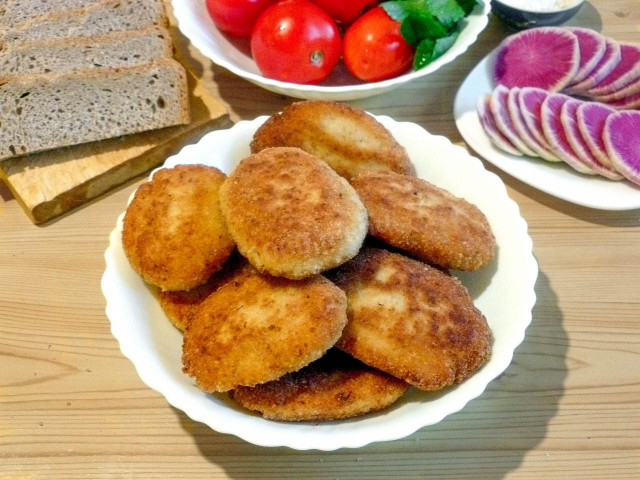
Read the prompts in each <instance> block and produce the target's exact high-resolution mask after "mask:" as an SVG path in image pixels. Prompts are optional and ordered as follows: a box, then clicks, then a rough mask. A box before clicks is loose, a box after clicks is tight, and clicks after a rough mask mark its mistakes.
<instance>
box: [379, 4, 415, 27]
mask: <svg viewBox="0 0 640 480" xmlns="http://www.w3.org/2000/svg"><path fill="white" fill-rule="evenodd" d="M405 3H406V2H397V1H396V2H384V3H381V4H380V6H381V7H382V8H384V11H385V12H387V15H389V16H390V17H391V18H392V19H394V20H395V21H396V22H401V23H402V22H404V19H405V18H407V16H408V15H409V10H408V9H407V8H406V5H404V4H405Z"/></svg>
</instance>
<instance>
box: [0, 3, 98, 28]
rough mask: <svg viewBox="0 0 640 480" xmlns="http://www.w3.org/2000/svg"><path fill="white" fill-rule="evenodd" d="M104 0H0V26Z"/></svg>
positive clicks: (11, 24) (10, 25) (7, 25)
mask: <svg viewBox="0 0 640 480" xmlns="http://www.w3.org/2000/svg"><path fill="white" fill-rule="evenodd" d="M103 1H104V0H0V26H4V27H12V26H14V25H16V24H18V23H20V22H24V21H26V20H29V19H31V18H33V17H39V16H40V15H45V14H47V13H51V12H59V11H62V10H69V9H73V8H80V7H87V6H89V5H92V4H94V3H99V2H103Z"/></svg>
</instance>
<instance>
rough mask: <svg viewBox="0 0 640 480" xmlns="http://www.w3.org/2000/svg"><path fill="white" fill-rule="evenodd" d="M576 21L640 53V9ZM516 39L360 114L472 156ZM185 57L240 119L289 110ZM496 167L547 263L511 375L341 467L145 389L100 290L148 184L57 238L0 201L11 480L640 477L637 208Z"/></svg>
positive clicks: (1, 440) (603, 10)
mask: <svg viewBox="0 0 640 480" xmlns="http://www.w3.org/2000/svg"><path fill="white" fill-rule="evenodd" d="M571 23H572V24H575V25H584V26H588V27H592V28H595V29H597V30H599V31H602V32H603V33H605V34H608V35H612V36H613V37H615V38H617V39H618V40H622V41H636V42H638V41H640V27H639V26H640V6H639V5H638V2H637V1H636V0H617V1H615V2H609V1H605V0H598V1H596V0H592V1H591V3H587V4H586V5H585V6H584V8H583V9H582V10H581V12H580V13H579V15H578V16H577V17H576V18H575V19H574V20H573V21H572V22H571ZM507 33H508V30H507V29H506V28H504V27H503V26H502V25H501V24H500V23H499V22H497V21H496V20H492V21H491V24H490V26H489V28H488V29H487V30H486V31H485V32H484V33H483V34H482V35H481V37H480V39H479V41H478V43H477V44H476V45H474V46H473V47H472V48H471V50H470V51H469V52H468V53H467V54H466V55H464V56H463V57H462V58H459V59H458V60H456V61H455V62H453V63H452V64H450V65H448V66H446V67H445V68H443V69H442V70H441V71H439V72H437V74H435V75H431V76H429V77H427V78H425V79H424V80H421V81H418V82H415V83H412V84H410V85H407V86H406V87H403V88H401V89H398V90H396V91H395V92H392V93H391V94H387V95H384V96H380V97H376V98H371V99H367V100H362V101H358V102H355V103H356V104H357V105H359V106H361V107H364V108H366V109H367V110H369V111H371V112H374V113H376V114H386V115H390V116H392V117H394V118H396V119H399V120H407V121H413V122H417V123H419V124H420V125H422V126H424V127H425V128H426V129H428V130H429V131H430V132H432V133H435V134H441V135H446V136H447V137H449V138H450V139H452V140H453V141H454V142H456V143H460V144H463V143H462V140H461V137H460V135H459V134H458V132H457V131H456V128H455V126H454V123H453V118H452V101H453V97H454V94H455V92H456V89H457V87H458V85H459V84H460V82H461V81H462V79H463V78H464V77H465V75H466V74H467V73H468V72H469V71H470V69H471V68H472V67H473V65H475V63H476V62H478V61H479V60H480V59H481V58H482V57H483V56H484V55H485V54H486V53H487V52H488V51H490V50H491V49H492V48H493V47H494V46H496V45H497V43H498V42H499V41H500V39H502V38H503V37H504V36H505V35H506V34H507ZM185 56H186V57H187V58H188V60H189V61H190V62H191V63H192V64H193V65H192V66H193V67H194V68H196V72H197V74H198V75H200V76H201V78H203V79H204V82H205V84H206V85H207V87H209V88H210V90H211V91H212V92H214V93H218V94H219V95H220V96H221V98H222V99H223V100H224V101H225V102H226V103H227V104H228V106H229V107H230V109H231V111H232V112H233V113H232V115H233V117H234V118H235V119H236V120H237V119H249V118H253V117H255V116H258V115H262V114H270V113H273V112H276V111H278V110H279V109H281V108H282V107H283V106H284V105H286V104H288V103H289V102H291V101H292V100H291V99H289V98H284V97H280V96H277V95H274V94H271V93H269V92H267V91H264V90H261V89H259V88H258V87H255V86H253V85H252V84H249V83H247V82H245V81H243V80H241V79H239V78H237V77H235V76H233V75H232V74H230V73H228V72H226V71H224V70H223V69H220V68H217V67H213V66H212V65H211V64H210V63H209V62H204V61H202V58H201V57H200V56H199V55H198V54H197V52H195V51H193V50H191V51H190V53H188V54H185ZM200 62H202V63H200ZM488 168H489V169H490V170H491V171H494V172H495V173H497V174H498V175H499V176H500V177H501V178H502V179H503V180H504V182H505V183H506V185H507V188H508V192H509V195H510V196H511V198H513V199H514V200H515V201H516V202H517V203H518V204H519V206H520V209H521V212H522V215H523V217H524V218H525V219H526V220H527V222H528V223H529V230H530V234H531V236H532V238H533V242H534V253H535V256H536V258H537V260H538V262H539V264H540V274H539V278H538V281H537V284H536V294H537V297H538V300H537V304H536V306H535V308H534V310H533V322H532V324H531V326H530V327H529V328H528V330H527V334H526V338H525V340H524V342H523V343H522V345H521V346H520V347H519V348H518V349H517V350H516V352H515V356H514V358H513V362H512V364H511V365H510V367H509V368H508V369H507V370H506V372H505V373H504V374H503V375H501V376H500V377H499V378H498V379H496V380H495V381H493V382H492V383H491V384H490V385H489V387H488V389H487V390H486V392H485V393H484V394H483V395H482V396H481V397H480V398H478V399H476V400H474V401H472V402H471V403H470V404H468V405H467V406H466V407H465V408H464V409H463V410H462V411H461V412H459V413H456V414H454V415H451V416H450V417H448V418H446V419H445V420H444V421H442V422H441V423H439V424H437V425H435V426H432V427H428V428H423V429H421V430H419V431H418V432H417V433H415V434H414V435H411V436H410V437H408V438H405V439H403V440H398V441H395V442H388V443H378V444H373V445H370V446H367V447H364V448H361V449H357V450H340V451H336V452H330V453H322V452H315V451H310V452H298V451H293V450H289V449H286V448H273V449H269V448H261V447H257V446H254V445H251V444H248V443H246V442H244V441H242V440H240V439H238V438H235V437H233V436H229V435H222V434H218V433H216V432H214V431H212V430H210V429H209V428H208V427H206V426H204V425H202V424H199V423H197V422H194V421H192V420H190V419H189V418H188V417H187V416H186V415H184V414H183V413H182V412H181V411H178V410H176V409H174V408H172V407H170V406H169V405H168V404H167V402H166V401H165V399H164V398H163V397H161V396H160V395H158V394H156V393H155V392H153V391H152V390H151V389H149V388H148V387H146V386H145V385H144V384H143V383H142V382H141V381H140V379H139V378H138V376H137V375H136V372H135V369H134V367H133V366H132V364H131V363H130V362H129V361H128V360H127V359H125V358H124V357H123V355H122V354H121V353H120V350H119V348H118V344H117V342H116V340H115V339H114V338H113V337H112V336H111V334H110V331H109V322H108V320H107V318H106V316H105V314H104V306H105V302H104V299H103V297H102V294H101V292H100V277H101V275H102V271H103V269H104V260H103V252H104V250H105V248H106V246H107V237H108V233H109V232H110V231H111V229H112V228H113V227H114V224H115V220H116V217H117V216H118V214H119V213H120V212H121V211H122V210H123V209H124V206H125V203H126V200H127V198H128V196H129V195H130V193H131V192H132V191H133V190H134V189H135V187H136V186H137V183H135V184H129V185H127V186H125V187H123V188H121V189H119V190H117V191H116V192H114V193H112V194H110V195H107V196H105V197H103V198H101V199H100V200H99V201H96V202H93V203H91V204H90V205H88V206H86V207H83V208H81V209H80V210H79V211H76V212H74V213H73V214H70V215H66V216H64V217H62V218H61V219H59V220H57V221H54V222H51V223H50V224H48V225H46V226H44V227H37V226H34V225H33V224H32V223H31V221H30V220H29V219H28V218H27V217H26V216H25V215H24V213H23V212H22V210H21V209H20V207H19V205H18V203H17V202H16V200H15V199H13V198H12V197H11V194H10V193H9V192H8V191H7V190H6V189H0V195H1V197H2V200H0V478H2V479H11V480H18V479H21V480H22V479H51V478H77V479H85V478H149V479H160V478H162V479H168V478H185V479H195V478H212V479H213V478H215V479H226V478H232V479H263V478H265V479H266V478H270V479H284V478H286V479H309V478H319V479H320V478H321V479H369V478H375V479H381V478H393V479H400V478H402V479H417V478H432V479H441V478H461V479H497V478H509V479H535V480H540V479H556V478H558V479H566V478H580V479H605V478H606V479H637V478H640V437H639V434H638V431H639V430H640V368H638V366H639V364H640V363H639V362H640V248H639V246H640V210H635V211H627V212H604V211H597V210H591V209H587V208H582V207H578V206H575V205H572V204H569V203H566V202H564V201H562V200H558V199H556V198H553V197H551V196H549V195H546V194H543V193H541V192H539V191H537V190H535V189H533V188H531V187H529V186H527V185H525V184H523V183H521V182H519V181H517V180H515V179H513V178H510V177H509V176H508V175H505V174H503V173H502V172H500V171H498V170H497V169H495V168H493V167H491V166H488Z"/></svg>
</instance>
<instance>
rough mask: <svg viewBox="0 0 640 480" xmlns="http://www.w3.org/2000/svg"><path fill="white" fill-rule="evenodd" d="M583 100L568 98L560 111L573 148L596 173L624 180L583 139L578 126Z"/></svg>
mask: <svg viewBox="0 0 640 480" xmlns="http://www.w3.org/2000/svg"><path fill="white" fill-rule="evenodd" d="M582 103H583V102H581V101H579V100H568V101H566V102H564V105H562V111H561V113H560V121H561V122H562V126H563V127H564V134H565V136H566V137H567V140H568V141H569V144H570V145H571V148H572V149H573V152H574V153H575V154H576V156H577V157H578V158H579V159H580V160H582V162H583V163H584V164H585V165H587V166H588V167H589V168H591V169H592V170H593V171H595V172H596V173H598V174H600V175H602V176H603V177H606V178H609V179H611V180H622V175H620V174H619V173H618V172H617V171H616V170H614V169H612V168H609V167H605V166H604V165H603V164H602V163H600V162H599V161H598V159H597V158H596V157H595V155H593V153H591V150H590V149H589V147H588V145H587V143H586V142H585V141H584V140H583V138H582V134H581V133H580V129H579V128H578V121H577V113H576V112H577V110H578V107H579V106H580V105H582Z"/></svg>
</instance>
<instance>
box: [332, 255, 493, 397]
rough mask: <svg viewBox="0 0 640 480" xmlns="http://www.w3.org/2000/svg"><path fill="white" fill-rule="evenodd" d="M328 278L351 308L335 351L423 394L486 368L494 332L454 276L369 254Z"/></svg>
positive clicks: (402, 258) (396, 257)
mask: <svg viewBox="0 0 640 480" xmlns="http://www.w3.org/2000/svg"><path fill="white" fill-rule="evenodd" d="M330 278H331V279H332V280H333V281H334V282H335V284H336V285H338V286H339V287H340V288H342V289H343V290H344V291H345V292H346V294H347V303H348V310H347V316H348V319H349V321H348V323H347V326H346V327H345V329H344V332H343V334H342V337H341V338H340V340H339V341H338V343H337V347H338V348H340V349H342V350H344V351H345V352H347V353H349V354H351V355H353V356H354V357H355V358H357V359H359V360H361V361H363V362H364V363H366V364H367V365H371V366H372V367H375V368H378V369H380V370H382V371H384V372H387V373H389V374H391V375H393V376H394V377H397V378H401V379H402V380H404V381H406V382H407V383H410V384H411V385H414V386H416V387H417V388H419V389H421V390H439V389H441V388H444V387H447V386H449V385H453V384H456V383H458V382H461V381H462V380H464V379H465V378H467V377H469V376H470V375H472V374H473V373H474V372H475V371H476V370H478V369H479V368H480V367H481V366H482V365H484V364H485V363H486V362H487V361H488V359H489V356H490V351H491V332H490V330H489V327H488V325H487V322H486V320H485V318H484V316H483V315H482V313H480V311H479V310H478V309H476V308H475V307H474V306H473V303H472V300H471V297H470V296H469V292H468V291H467V289H466V288H465V287H464V286H463V285H462V284H461V283H460V282H459V281H458V280H457V279H456V278H455V277H452V276H450V275H448V274H446V273H444V272H441V271H439V270H437V269H435V268H433V267H430V266H428V265H426V264H423V263H421V262H419V261H417V260H413V259H410V258H407V257H405V256H403V255H400V254H397V253H391V252H388V251H386V250H380V249H372V248H371V249H369V248H367V249H363V250H362V252H361V253H360V254H359V255H358V256H357V257H356V258H354V259H353V260H352V261H350V262H348V263H346V264H345V265H343V266H342V267H340V268H339V269H337V271H335V272H332V275H331V277H330Z"/></svg>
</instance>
